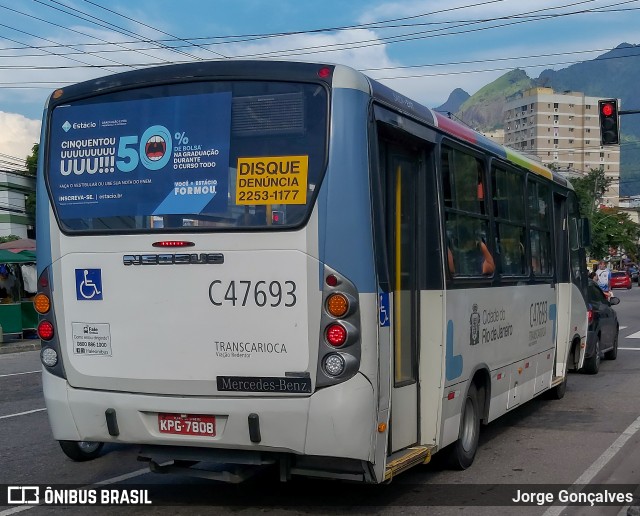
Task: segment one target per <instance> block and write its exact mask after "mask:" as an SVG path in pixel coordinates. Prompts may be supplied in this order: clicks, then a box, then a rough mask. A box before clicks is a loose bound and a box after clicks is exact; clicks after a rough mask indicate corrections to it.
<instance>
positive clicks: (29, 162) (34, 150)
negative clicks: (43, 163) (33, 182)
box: [25, 143, 40, 176]
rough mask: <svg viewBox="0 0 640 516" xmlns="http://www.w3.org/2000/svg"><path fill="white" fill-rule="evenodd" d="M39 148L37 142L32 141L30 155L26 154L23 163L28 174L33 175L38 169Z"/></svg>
mask: <svg viewBox="0 0 640 516" xmlns="http://www.w3.org/2000/svg"><path fill="white" fill-rule="evenodd" d="M39 149H40V144H39V143H34V144H33V147H31V156H27V159H26V161H25V165H26V166H27V172H29V175H32V176H35V175H36V172H37V171H38V150H39Z"/></svg>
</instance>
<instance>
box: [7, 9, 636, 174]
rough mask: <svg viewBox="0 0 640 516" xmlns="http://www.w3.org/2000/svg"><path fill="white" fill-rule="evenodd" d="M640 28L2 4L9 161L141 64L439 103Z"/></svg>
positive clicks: (332, 12)
mask: <svg viewBox="0 0 640 516" xmlns="http://www.w3.org/2000/svg"><path fill="white" fill-rule="evenodd" d="M639 22H640V0H574V1H571V0H564V1H560V0H485V1H480V0H422V1H413V0H404V1H397V2H384V1H376V0H350V1H345V0H323V1H321V2H319V1H316V2H310V1H300V0H271V1H266V0H233V1H231V0H181V1H180V2H175V1H169V0H135V1H131V0H127V1H123V0H21V1H19V2H17V1H15V0H0V158H1V157H2V156H4V157H5V159H8V158H7V156H13V157H18V158H24V157H25V156H26V155H27V154H29V153H30V151H31V147H32V146H33V144H34V143H35V142H36V141H37V140H38V138H39V127H40V118H41V116H42V110H43V107H44V105H45V102H46V99H47V97H48V95H49V94H50V93H51V91H53V90H54V89H55V88H57V87H61V86H64V85H66V84H70V83H73V82H77V81H82V80H85V79H89V78H93V77H99V76H102V75H109V74H113V73H117V72H120V71H125V70H131V69H132V68H139V67H143V66H150V65H154V64H163V63H167V62H172V63H173V62H184V61H194V60H198V59H226V58H251V59H256V58H259V59H265V58H279V59H291V60H304V61H321V62H332V63H341V64H346V65H350V66H353V67H354V68H357V69H359V70H362V71H364V72H365V73H366V74H368V75H370V76H371V77H374V78H377V79H381V80H382V82H384V83H385V84H387V85H388V86H390V87H392V88H394V89H397V90H398V91H400V92H402V93H403V94H405V95H407V96H409V97H411V98H413V99H415V100H417V101H419V102H422V103H424V104H426V105H428V106H430V107H433V106H437V105H440V104H442V103H443V102H444V101H445V100H446V99H447V97H448V95H449V93H450V92H451V91H452V90H453V89H455V88H457V87H460V88H463V89H464V90H466V91H467V92H468V93H469V94H473V93H475V92H476V91H477V90H478V89H480V88H481V87H482V86H484V85H485V84H487V83H489V82H491V81H493V80H494V79H496V78H497V77H499V76H500V75H502V74H504V73H506V72H507V71H509V70H512V69H514V68H521V69H524V70H525V71H526V72H527V73H528V74H529V76H530V77H537V76H538V75H539V74H540V72H541V71H542V70H544V69H545V68H554V69H559V68H564V67H566V66H569V65H570V64H572V63H575V62H579V61H582V60H586V59H593V58H594V57H596V56H597V55H600V54H602V53H604V52H606V51H607V50H609V49H611V48H614V47H616V46H617V45H619V44H620V43H622V42H626V43H632V44H637V43H640V41H638V40H640V36H639V35H638V29H637V27H638V26H639V25H640V23H639ZM4 163H6V161H5V162H4ZM2 164H3V161H2V160H0V168H2Z"/></svg>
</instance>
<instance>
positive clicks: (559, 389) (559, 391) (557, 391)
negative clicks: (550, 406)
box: [548, 374, 569, 400]
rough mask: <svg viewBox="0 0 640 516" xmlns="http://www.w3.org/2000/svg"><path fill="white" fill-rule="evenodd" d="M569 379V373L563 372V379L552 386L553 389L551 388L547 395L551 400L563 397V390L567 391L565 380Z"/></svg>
mask: <svg viewBox="0 0 640 516" xmlns="http://www.w3.org/2000/svg"><path fill="white" fill-rule="evenodd" d="M568 379H569V375H568V374H565V375H564V381H563V382H562V383H561V384H560V385H558V386H556V387H554V388H553V389H551V390H550V391H548V392H549V397H550V398H551V399H553V400H561V399H562V398H564V394H565V392H567V380H568Z"/></svg>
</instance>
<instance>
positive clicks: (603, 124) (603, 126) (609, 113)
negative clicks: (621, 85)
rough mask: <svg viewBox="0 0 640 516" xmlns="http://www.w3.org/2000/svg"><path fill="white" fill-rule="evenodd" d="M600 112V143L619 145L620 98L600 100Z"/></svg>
mask: <svg viewBox="0 0 640 516" xmlns="http://www.w3.org/2000/svg"><path fill="white" fill-rule="evenodd" d="M598 112H599V114H600V144H601V145H619V144H620V127H619V123H618V122H619V119H618V100H617V99H606V100H599V101H598Z"/></svg>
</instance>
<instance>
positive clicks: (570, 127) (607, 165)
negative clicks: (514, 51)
mask: <svg viewBox="0 0 640 516" xmlns="http://www.w3.org/2000/svg"><path fill="white" fill-rule="evenodd" d="M598 100H600V98H598V97H587V96H586V95H585V94H584V93H580V92H575V91H569V92H564V93H555V92H554V91H553V89H552V88H542V87H538V88H531V89H528V90H526V91H523V92H520V93H518V94H516V95H513V96H512V97H510V98H509V99H507V103H506V104H505V107H504V112H503V121H504V144H505V145H507V146H508V147H511V148H513V149H516V150H518V151H520V152H524V153H527V154H530V155H532V156H533V157H537V159H539V160H540V161H541V162H542V163H544V164H545V165H549V164H555V165H556V166H557V168H558V170H559V171H560V172H561V173H566V174H567V176H569V177H571V176H573V177H575V176H576V175H582V174H586V173H587V172H589V171H590V170H591V169H594V168H595V169H597V168H602V169H603V170H604V172H605V175H606V176H607V177H609V178H611V179H612V183H611V186H610V188H609V190H608V191H607V192H605V199H604V201H605V203H606V204H609V205H612V206H617V205H618V203H619V196H620V194H619V185H620V147H619V146H617V145H616V146H602V145H600V121H599V113H598ZM619 102H620V101H619V100H618V103H619Z"/></svg>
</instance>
